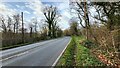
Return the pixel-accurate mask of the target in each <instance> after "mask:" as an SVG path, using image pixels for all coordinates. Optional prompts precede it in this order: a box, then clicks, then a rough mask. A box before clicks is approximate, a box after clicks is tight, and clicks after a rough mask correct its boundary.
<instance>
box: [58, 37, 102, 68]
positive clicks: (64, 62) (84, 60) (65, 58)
mask: <svg viewBox="0 0 120 68" xmlns="http://www.w3.org/2000/svg"><path fill="white" fill-rule="evenodd" d="M83 39H85V38H84V37H82V36H73V37H72V40H71V42H70V44H69V45H68V47H67V49H66V50H65V52H64V54H63V55H62V57H61V58H60V59H59V61H58V63H57V65H56V66H73V65H74V66H103V65H104V64H103V63H102V62H100V61H99V60H98V59H97V58H95V56H94V55H91V53H90V49H88V48H86V47H84V46H82V45H81V44H79V42H80V41H81V40H83ZM72 48H73V49H72ZM74 48H76V49H74ZM72 53H74V54H75V56H76V57H74V55H73V54H72ZM74 59H75V60H74ZM74 62H75V64H74Z"/></svg>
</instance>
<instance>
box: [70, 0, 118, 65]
mask: <svg viewBox="0 0 120 68" xmlns="http://www.w3.org/2000/svg"><path fill="white" fill-rule="evenodd" d="M71 5H72V10H75V12H76V14H77V15H78V19H79V24H80V25H81V26H82V29H81V33H82V35H83V36H85V37H86V40H87V41H92V42H94V43H95V45H97V48H95V49H93V50H92V53H93V52H96V53H97V54H98V55H100V54H104V55H105V56H106V57H107V58H108V59H109V60H110V61H111V63H112V64H110V65H115V66H116V65H119V61H120V20H119V19H120V2H91V1H90V2H80V1H77V2H72V3H71ZM90 9H93V10H95V11H92V10H90ZM91 20H92V21H94V22H91ZM83 22H84V24H83ZM88 43H89V42H88Z"/></svg>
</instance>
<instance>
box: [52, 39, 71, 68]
mask: <svg viewBox="0 0 120 68" xmlns="http://www.w3.org/2000/svg"><path fill="white" fill-rule="evenodd" d="M71 39H72V38H71ZM71 39H70V41H69V42H68V44H67V45H66V46H65V48H64V49H63V51H62V52H61V54H60V55H59V56H58V58H57V59H56V60H55V62H54V63H53V64H52V67H51V68H54V66H55V65H56V64H57V62H58V60H59V59H60V57H61V56H62V54H63V53H64V52H65V50H66V48H67V46H68V45H69V43H70V42H71Z"/></svg>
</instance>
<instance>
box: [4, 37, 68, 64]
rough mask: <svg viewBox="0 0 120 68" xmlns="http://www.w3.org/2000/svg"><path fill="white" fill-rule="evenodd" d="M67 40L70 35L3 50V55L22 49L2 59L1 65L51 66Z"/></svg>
mask: <svg viewBox="0 0 120 68" xmlns="http://www.w3.org/2000/svg"><path fill="white" fill-rule="evenodd" d="M69 41H70V37H63V38H58V39H53V40H47V41H43V42H39V43H35V44H31V45H27V46H23V47H18V48H14V49H9V50H6V51H3V52H2V53H3V55H4V54H8V53H12V52H16V51H20V50H23V52H22V53H20V54H17V55H16V54H14V55H13V56H14V57H13V58H10V59H6V60H3V61H2V66H52V65H53V63H54V62H55V61H56V59H57V58H58V56H59V55H60V54H61V52H62V51H63V49H64V48H65V47H66V46H67V44H68V42H69ZM33 46H34V47H33ZM31 47H32V48H31ZM26 48H30V49H27V50H25V49H26Z"/></svg>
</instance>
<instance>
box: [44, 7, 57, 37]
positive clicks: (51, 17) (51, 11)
mask: <svg viewBox="0 0 120 68" xmlns="http://www.w3.org/2000/svg"><path fill="white" fill-rule="evenodd" d="M44 10H45V12H44V16H45V18H46V22H47V24H48V28H49V32H48V36H49V37H51V38H52V37H55V36H54V35H55V34H54V30H53V31H52V27H53V29H54V27H55V25H56V22H57V21H56V18H58V15H57V8H56V7H53V6H50V7H49V6H48V7H46V8H45V9H44Z"/></svg>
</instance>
